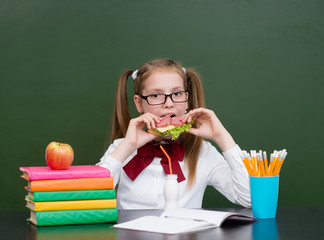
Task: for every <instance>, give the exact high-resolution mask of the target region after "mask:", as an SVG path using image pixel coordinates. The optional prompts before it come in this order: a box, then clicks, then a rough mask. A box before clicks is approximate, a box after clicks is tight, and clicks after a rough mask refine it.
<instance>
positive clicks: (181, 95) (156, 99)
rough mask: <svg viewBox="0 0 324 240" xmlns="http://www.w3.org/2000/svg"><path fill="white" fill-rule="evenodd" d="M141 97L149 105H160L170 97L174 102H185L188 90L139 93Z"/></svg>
mask: <svg viewBox="0 0 324 240" xmlns="http://www.w3.org/2000/svg"><path fill="white" fill-rule="evenodd" d="M140 96H141V98H143V99H145V100H146V101H147V103H148V104H149V105H161V104H164V103H165V102H166V100H167V97H170V98H171V100H172V101H173V102H175V103H182V102H187V101H188V100H189V97H190V93H189V91H178V92H174V93H171V94H162V93H155V94H151V95H147V96H143V95H140Z"/></svg>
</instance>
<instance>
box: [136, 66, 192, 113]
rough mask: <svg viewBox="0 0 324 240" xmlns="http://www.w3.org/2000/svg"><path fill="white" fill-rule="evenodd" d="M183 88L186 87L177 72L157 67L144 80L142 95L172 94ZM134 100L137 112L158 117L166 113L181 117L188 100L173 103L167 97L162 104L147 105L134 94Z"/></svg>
mask: <svg viewBox="0 0 324 240" xmlns="http://www.w3.org/2000/svg"><path fill="white" fill-rule="evenodd" d="M184 90H186V89H184V84H183V79H182V78H181V76H180V75H179V74H178V73H177V72H172V71H169V70H164V69H157V70H154V72H153V73H152V74H151V76H150V77H148V78H147V79H146V80H145V82H144V88H143V91H142V96H148V95H152V94H172V93H175V92H179V91H184ZM134 102H135V105H136V108H137V111H138V112H139V113H148V112H149V113H152V114H154V115H156V116H159V117H163V116H166V115H170V116H172V115H175V116H177V117H181V116H182V115H184V114H185V111H186V109H187V108H188V102H182V103H175V102H173V101H172V100H171V97H167V99H166V102H165V103H164V104H161V105H149V104H148V102H147V101H146V100H145V99H142V98H141V96H139V95H135V96H134Z"/></svg>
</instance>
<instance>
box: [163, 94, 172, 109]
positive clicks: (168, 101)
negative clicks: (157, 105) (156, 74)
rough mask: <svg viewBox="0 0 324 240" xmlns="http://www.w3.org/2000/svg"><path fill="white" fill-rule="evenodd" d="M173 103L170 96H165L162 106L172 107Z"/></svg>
mask: <svg viewBox="0 0 324 240" xmlns="http://www.w3.org/2000/svg"><path fill="white" fill-rule="evenodd" d="M173 104H174V103H173V101H172V99H171V96H167V98H166V100H165V103H164V104H163V106H165V107H169V106H173Z"/></svg>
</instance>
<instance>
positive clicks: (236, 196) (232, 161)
mask: <svg viewBox="0 0 324 240" xmlns="http://www.w3.org/2000/svg"><path fill="white" fill-rule="evenodd" d="M209 148H212V149H210V150H208V152H209V154H208V161H209V162H210V164H208V165H209V169H210V170H209V183H208V184H209V185H212V186H213V187H214V188H216V189H217V190H218V191H219V192H221V193H222V194H223V195H224V196H225V197H226V198H228V199H229V200H230V201H231V202H233V203H236V204H240V205H242V206H244V207H251V196H250V183H249V175H248V172H247V170H246V168H245V166H244V164H243V162H242V159H241V156H240V155H241V152H242V151H241V149H240V147H239V146H238V145H236V146H235V147H233V148H231V149H229V150H227V151H226V152H223V155H221V154H219V153H218V152H217V150H216V148H214V147H213V146H211V145H210V147H209ZM215 152H216V153H215ZM211 166H213V167H211Z"/></svg>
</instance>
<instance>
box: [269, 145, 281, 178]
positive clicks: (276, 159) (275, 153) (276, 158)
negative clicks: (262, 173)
mask: <svg viewBox="0 0 324 240" xmlns="http://www.w3.org/2000/svg"><path fill="white" fill-rule="evenodd" d="M278 154H279V152H278V151H276V150H275V151H274V153H273V160H272V161H271V162H270V166H269V176H274V175H273V169H274V167H275V165H276V164H277V161H278Z"/></svg>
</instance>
